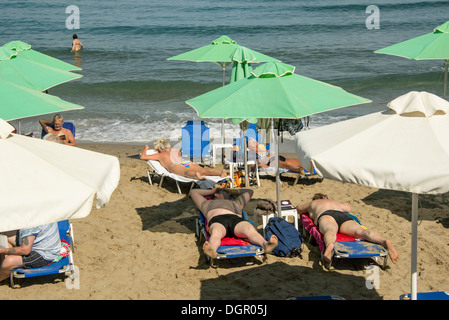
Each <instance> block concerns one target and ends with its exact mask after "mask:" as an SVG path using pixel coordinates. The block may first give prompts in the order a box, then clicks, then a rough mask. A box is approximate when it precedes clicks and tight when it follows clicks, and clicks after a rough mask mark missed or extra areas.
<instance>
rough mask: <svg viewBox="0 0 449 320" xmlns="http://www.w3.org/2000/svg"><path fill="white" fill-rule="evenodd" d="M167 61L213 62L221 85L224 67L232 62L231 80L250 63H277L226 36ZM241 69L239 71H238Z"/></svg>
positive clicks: (237, 77)
mask: <svg viewBox="0 0 449 320" xmlns="http://www.w3.org/2000/svg"><path fill="white" fill-rule="evenodd" d="M167 60H183V61H194V62H213V63H216V64H218V65H219V66H220V67H222V72H223V85H225V70H226V67H227V66H228V65H230V64H232V63H234V62H236V65H235V66H234V68H235V70H234V74H233V75H232V76H231V78H233V79H234V80H235V79H239V76H237V75H235V74H242V73H243V75H245V69H247V68H248V66H249V64H251V63H258V62H267V61H279V60H277V59H274V58H272V57H269V56H267V55H264V54H262V53H260V52H257V51H254V50H251V49H248V48H246V47H244V46H241V45H238V44H237V42H235V41H234V40H232V39H231V38H229V37H228V36H221V37H220V38H218V39H215V40H214V41H212V42H211V43H210V44H208V45H205V46H203V47H200V48H197V49H194V50H191V51H187V52H185V53H181V54H179V55H176V56H173V57H171V58H168V59H167ZM243 63H245V66H243V67H238V64H243ZM240 69H241V70H240Z"/></svg>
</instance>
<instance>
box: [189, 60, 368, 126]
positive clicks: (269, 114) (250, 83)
mask: <svg viewBox="0 0 449 320" xmlns="http://www.w3.org/2000/svg"><path fill="white" fill-rule="evenodd" d="M294 71H295V67H294V66H291V65H288V64H284V63H280V62H267V63H265V64H263V65H261V66H260V67H258V68H256V69H255V70H254V71H253V72H252V75H251V76H250V77H248V78H245V79H242V80H239V81H236V82H234V83H231V84H228V85H226V86H224V87H221V88H218V89H215V90H212V91H210V92H207V93H205V94H202V95H200V96H198V97H195V98H193V99H190V100H187V101H186V103H187V104H188V105H190V106H191V107H193V108H194V109H195V110H196V111H197V113H198V117H200V118H247V117H254V118H292V119H297V118H301V117H305V116H308V115H312V114H316V113H320V112H324V111H329V110H332V109H336V108H342V107H347V106H350V105H357V104H363V103H368V102H371V100H368V99H365V98H362V97H359V96H356V95H354V94H351V93H348V92H347V91H345V90H343V89H342V88H340V87H336V86H333V85H330V84H327V83H324V82H321V81H317V80H314V79H311V78H307V77H304V76H300V75H298V74H295V73H294Z"/></svg>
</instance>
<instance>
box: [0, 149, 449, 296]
mask: <svg viewBox="0 0 449 320" xmlns="http://www.w3.org/2000/svg"><path fill="white" fill-rule="evenodd" d="M79 147H81V148H86V149H90V150H93V151H97V152H102V153H106V154H112V155H115V156H117V157H118V158H119V160H120V168H121V180H120V184H119V186H118V188H117V189H116V190H115V192H114V193H113V195H112V198H111V201H110V202H109V204H108V205H107V206H106V207H105V208H102V209H99V210H97V209H95V208H93V209H92V212H91V214H90V215H89V216H88V217H87V218H85V219H80V220H73V221H72V222H73V227H74V232H75V251H74V261H75V265H76V266H77V267H78V268H79V270H80V286H79V289H67V288H66V284H65V282H64V281H63V280H62V279H57V278H56V279H53V278H50V279H49V278H46V279H36V278H34V279H29V280H26V281H24V282H23V283H22V284H21V285H22V287H21V288H20V289H11V288H9V286H8V285H7V282H4V283H3V284H2V285H1V286H0V298H1V299H21V300H23V299H159V300H179V299H188V300H199V299H238V300H245V299H255V300H267V299H268V300H274V299H276V300H284V299H287V298H289V297H297V296H313V295H316V296H318V295H337V296H341V297H343V298H345V299H347V300H353V299H370V300H375V299H386V300H397V299H398V298H399V296H400V295H401V294H403V293H408V292H410V242H411V236H410V233H411V223H410V216H411V214H410V211H411V195H410V194H408V193H404V192H395V191H385V190H378V189H373V188H368V187H361V186H356V185H352V184H344V183H340V182H335V181H330V180H321V179H310V180H308V181H301V182H300V183H299V184H297V185H295V186H293V181H294V177H292V176H290V177H289V176H288V175H286V176H284V177H283V178H282V181H283V183H282V186H281V194H282V199H289V200H291V202H292V203H293V204H294V205H296V204H299V203H302V202H305V201H309V200H310V199H311V197H312V196H313V194H314V193H315V192H323V193H327V194H328V195H329V196H330V197H332V198H334V199H336V200H339V201H343V202H348V203H350V204H351V206H352V207H353V211H354V212H355V213H356V214H357V216H358V217H359V218H360V219H361V221H362V223H363V224H364V225H365V226H366V227H368V228H371V229H375V230H377V231H378V232H380V233H381V234H382V235H384V237H386V238H388V239H390V240H391V241H392V242H393V244H394V245H395V247H396V249H397V251H398V253H399V256H400V259H399V262H398V264H396V265H393V264H392V263H391V262H390V263H389V268H387V270H379V281H378V285H379V288H377V289H376V288H373V289H369V288H367V285H366V282H367V279H368V278H369V277H370V276H372V275H373V273H371V272H368V271H367V270H366V269H365V268H366V267H367V266H368V262H369V261H365V260H361V261H360V260H346V261H342V262H340V263H336V264H335V265H334V267H333V268H332V269H331V270H330V271H327V270H325V269H323V268H322V266H321V263H320V253H319V250H318V247H316V246H312V245H310V244H306V245H304V246H303V249H304V250H303V253H302V258H298V257H297V258H280V257H275V256H273V255H269V256H268V259H267V261H266V262H264V263H262V262H261V261H260V260H258V259H243V260H233V261H222V262H221V263H220V265H219V268H211V267H209V265H208V263H207V262H206V259H205V255H204V254H203V252H202V250H201V245H200V244H199V243H198V241H197V239H196V237H195V219H196V217H197V209H196V208H195V206H194V204H193V202H192V201H191V199H190V198H189V197H188V196H186V193H187V192H188V190H189V184H183V185H182V190H183V194H178V192H177V189H176V185H175V183H174V181H173V180H170V179H166V180H165V181H164V184H163V186H162V187H161V188H160V187H158V185H157V183H156V184H155V185H149V183H148V180H147V177H146V170H147V169H148V168H149V167H148V165H147V164H146V163H145V162H143V161H140V160H138V159H137V155H138V154H139V153H140V151H141V150H142V148H143V146H135V145H134V146H133V145H108V144H81V145H79ZM156 181H157V182H159V180H158V179H156ZM274 181H275V180H274V178H269V177H266V178H262V179H261V186H260V187H254V190H255V193H254V197H253V200H252V201H251V202H250V203H249V204H248V206H247V208H246V211H247V212H248V213H249V214H250V217H252V213H253V209H254V207H255V205H256V203H257V201H258V199H261V198H267V197H268V198H271V199H275V182H274ZM420 205H421V207H420V213H419V218H420V221H419V227H418V233H419V235H418V271H419V277H418V289H419V291H445V290H449V277H448V271H447V268H448V262H449V210H448V209H449V204H448V202H444V201H443V199H442V196H422V197H421V198H420Z"/></svg>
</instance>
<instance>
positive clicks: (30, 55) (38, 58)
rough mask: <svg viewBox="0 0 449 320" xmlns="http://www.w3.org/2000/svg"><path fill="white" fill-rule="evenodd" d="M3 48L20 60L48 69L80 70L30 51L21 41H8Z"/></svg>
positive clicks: (28, 46) (32, 50) (26, 44)
mask: <svg viewBox="0 0 449 320" xmlns="http://www.w3.org/2000/svg"><path fill="white" fill-rule="evenodd" d="M3 47H4V48H6V49H10V50H14V51H16V52H17V55H18V56H19V57H20V58H21V59H25V60H30V61H33V62H35V63H40V64H43V65H46V66H48V67H52V68H55V69H59V70H63V71H77V70H82V69H81V68H79V67H76V66H74V65H72V64H70V63H67V62H64V61H62V60H59V59H56V58H53V57H51V56H48V55H46V54H43V53H41V52H39V51H36V50H34V49H31V45H30V44H28V43H25V42H23V41H18V40H16V41H10V42H8V43H6V44H4V45H3Z"/></svg>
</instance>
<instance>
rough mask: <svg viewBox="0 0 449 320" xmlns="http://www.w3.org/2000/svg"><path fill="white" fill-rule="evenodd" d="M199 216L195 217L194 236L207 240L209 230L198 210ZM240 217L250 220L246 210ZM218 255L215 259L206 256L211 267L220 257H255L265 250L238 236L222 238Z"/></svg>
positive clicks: (215, 265)
mask: <svg viewBox="0 0 449 320" xmlns="http://www.w3.org/2000/svg"><path fill="white" fill-rule="evenodd" d="M199 214H200V216H199V217H198V218H197V219H196V236H197V237H198V239H199V240H200V241H201V240H203V241H204V240H207V241H209V237H210V235H209V232H207V221H206V218H205V217H204V215H203V213H202V212H201V211H199ZM242 217H243V219H245V220H248V221H249V222H252V221H251V220H249V219H248V214H247V213H246V212H244V211H243V212H242ZM217 253H218V256H217V258H216V259H210V258H209V257H208V256H206V257H207V260H208V261H209V263H210V265H211V266H212V267H217V264H216V261H214V260H220V259H231V258H244V257H256V256H260V255H263V254H264V253H265V252H264V250H263V248H262V247H260V246H258V245H254V244H250V243H247V242H246V241H244V240H243V239H239V238H223V239H222V242H221V245H220V246H219V247H218V249H217Z"/></svg>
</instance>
